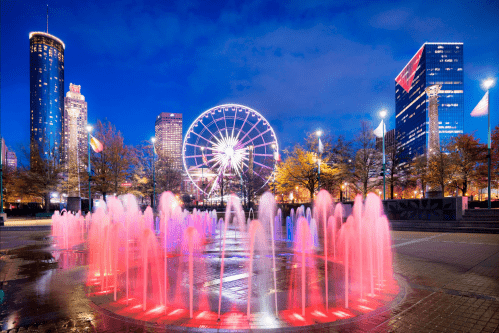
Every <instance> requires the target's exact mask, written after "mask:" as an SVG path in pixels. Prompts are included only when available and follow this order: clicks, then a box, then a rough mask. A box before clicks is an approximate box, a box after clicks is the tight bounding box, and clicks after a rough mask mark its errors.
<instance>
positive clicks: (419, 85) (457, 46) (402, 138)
mask: <svg viewBox="0 0 499 333" xmlns="http://www.w3.org/2000/svg"><path fill="white" fill-rule="evenodd" d="M418 58H419V62H418V61H417V60H418ZM434 84H440V85H441V86H442V87H441V90H440V94H439V108H438V122H439V132H440V145H441V146H442V147H443V146H444V145H445V144H446V143H447V142H448V141H449V140H450V138H452V137H453V136H456V135H458V134H462V133H463V126H464V71H463V44H462V43H425V44H424V45H423V46H422V47H421V49H420V50H419V51H418V53H417V54H416V55H415V56H414V58H413V59H412V60H411V61H410V62H409V63H408V64H407V66H406V67H405V68H404V69H403V70H402V72H401V73H400V74H399V76H397V78H396V80H395V117H396V118H395V119H396V121H395V126H396V129H397V142H398V143H399V145H400V146H401V148H402V154H403V157H404V158H403V159H404V161H405V162H408V161H410V160H412V159H413V158H414V157H416V156H419V155H422V154H423V153H425V151H426V149H427V147H428V138H429V136H428V133H429V118H428V111H429V101H428V97H427V96H426V94H425V89H426V88H427V87H429V86H432V85H434Z"/></svg>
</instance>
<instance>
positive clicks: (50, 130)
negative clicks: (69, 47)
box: [29, 32, 65, 162]
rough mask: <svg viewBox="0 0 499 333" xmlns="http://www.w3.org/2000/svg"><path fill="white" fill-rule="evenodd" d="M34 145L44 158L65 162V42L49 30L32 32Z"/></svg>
mask: <svg viewBox="0 0 499 333" xmlns="http://www.w3.org/2000/svg"><path fill="white" fill-rule="evenodd" d="M29 44H30V145H31V162H33V153H34V149H33V148H34V147H35V145H36V146H37V147H38V150H39V152H40V155H41V157H42V158H46V159H55V160H58V161H61V157H62V156H61V153H62V151H61V150H62V121H63V119H62V115H63V110H64V100H63V99H64V48H65V46H64V43H63V42H62V41H61V40H60V39H59V38H57V37H55V36H52V35H50V34H48V33H45V32H32V33H30V34H29Z"/></svg>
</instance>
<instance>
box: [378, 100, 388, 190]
mask: <svg viewBox="0 0 499 333" xmlns="http://www.w3.org/2000/svg"><path fill="white" fill-rule="evenodd" d="M379 116H380V117H381V119H382V122H383V124H382V128H383V200H385V199H386V186H385V182H386V180H385V178H386V177H385V174H386V161H385V117H386V110H381V111H380V112H379Z"/></svg>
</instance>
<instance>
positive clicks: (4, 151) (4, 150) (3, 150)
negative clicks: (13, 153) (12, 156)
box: [0, 138, 8, 166]
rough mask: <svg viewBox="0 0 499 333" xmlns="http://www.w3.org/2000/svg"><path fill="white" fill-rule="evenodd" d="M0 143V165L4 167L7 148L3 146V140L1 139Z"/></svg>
mask: <svg viewBox="0 0 499 333" xmlns="http://www.w3.org/2000/svg"><path fill="white" fill-rule="evenodd" d="M1 141H2V152H1V154H2V155H1V156H0V159H1V162H0V163H2V166H4V165H7V151H8V149H7V146H6V145H5V139H4V138H2V140H1Z"/></svg>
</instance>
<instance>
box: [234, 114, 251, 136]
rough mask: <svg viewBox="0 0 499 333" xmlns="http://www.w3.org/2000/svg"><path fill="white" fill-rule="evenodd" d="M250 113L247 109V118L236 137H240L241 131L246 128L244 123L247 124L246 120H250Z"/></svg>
mask: <svg viewBox="0 0 499 333" xmlns="http://www.w3.org/2000/svg"><path fill="white" fill-rule="evenodd" d="M249 115H250V112H249V111H247V114H246V118H245V119H244V121H243V124H242V125H241V129H240V130H239V132H238V133H237V136H236V139H238V138H239V135H240V134H241V132H242V131H243V130H244V125H245V124H246V121H247V120H248V117H249Z"/></svg>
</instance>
